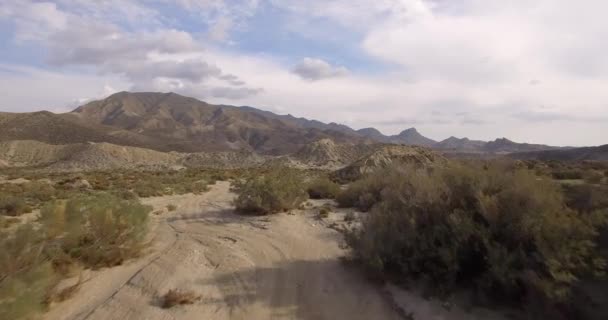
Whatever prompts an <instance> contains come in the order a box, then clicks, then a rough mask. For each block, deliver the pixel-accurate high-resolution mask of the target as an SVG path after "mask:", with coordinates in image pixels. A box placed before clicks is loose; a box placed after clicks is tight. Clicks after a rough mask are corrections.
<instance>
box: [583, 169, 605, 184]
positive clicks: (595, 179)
mask: <svg viewBox="0 0 608 320" xmlns="http://www.w3.org/2000/svg"><path fill="white" fill-rule="evenodd" d="M583 177H584V178H585V182H587V183H590V184H598V183H601V182H602V180H604V175H603V174H602V173H601V172H599V171H595V170H589V171H586V172H585V174H584V175H583Z"/></svg>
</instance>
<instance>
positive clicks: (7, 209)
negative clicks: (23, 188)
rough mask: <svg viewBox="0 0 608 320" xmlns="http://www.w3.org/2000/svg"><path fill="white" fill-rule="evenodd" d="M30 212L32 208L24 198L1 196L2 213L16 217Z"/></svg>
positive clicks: (0, 212) (0, 210)
mask: <svg viewBox="0 0 608 320" xmlns="http://www.w3.org/2000/svg"><path fill="white" fill-rule="evenodd" d="M29 212H32V208H30V206H28V205H27V203H25V201H24V200H23V198H19V197H15V196H7V195H2V196H0V215H5V216H12V217H15V216H20V215H22V214H24V213H29Z"/></svg>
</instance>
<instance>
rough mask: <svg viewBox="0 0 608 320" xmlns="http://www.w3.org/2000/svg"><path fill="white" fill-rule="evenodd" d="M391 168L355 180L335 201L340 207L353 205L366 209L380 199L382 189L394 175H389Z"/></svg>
mask: <svg viewBox="0 0 608 320" xmlns="http://www.w3.org/2000/svg"><path fill="white" fill-rule="evenodd" d="M389 170H391V169H381V170H379V171H378V172H377V173H376V174H370V175H366V176H364V177H363V178H361V179H360V180H357V181H355V182H353V183H351V184H350V185H348V187H347V188H346V190H343V191H342V192H340V193H339V194H338V196H337V197H336V201H337V202H338V205H340V206H341V207H355V208H358V209H359V210H361V211H368V210H369V209H371V207H372V206H373V205H374V204H375V203H377V202H379V201H380V197H381V193H382V190H383V189H384V188H385V187H386V186H387V185H388V184H390V183H391V182H390V181H389V180H391V179H393V178H394V177H392V176H390V172H388V171H389Z"/></svg>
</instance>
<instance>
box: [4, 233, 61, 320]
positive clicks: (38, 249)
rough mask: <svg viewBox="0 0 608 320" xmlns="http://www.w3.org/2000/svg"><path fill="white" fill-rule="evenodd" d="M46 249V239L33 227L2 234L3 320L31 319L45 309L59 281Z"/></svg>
mask: <svg viewBox="0 0 608 320" xmlns="http://www.w3.org/2000/svg"><path fill="white" fill-rule="evenodd" d="M43 249H44V238H43V237H42V235H41V234H40V232H38V231H36V230H34V229H33V228H32V226H31V225H24V226H21V227H19V228H18V229H17V230H16V231H15V232H14V233H13V234H0V319H28V318H30V317H32V316H33V315H34V314H36V313H40V312H42V311H43V310H44V308H45V300H46V298H47V294H48V292H49V290H50V289H51V287H52V286H54V284H55V283H56V282H57V280H58V278H57V277H56V275H55V274H54V273H53V268H52V266H51V264H50V263H49V262H48V260H47V259H46V257H45V255H44V252H43Z"/></svg>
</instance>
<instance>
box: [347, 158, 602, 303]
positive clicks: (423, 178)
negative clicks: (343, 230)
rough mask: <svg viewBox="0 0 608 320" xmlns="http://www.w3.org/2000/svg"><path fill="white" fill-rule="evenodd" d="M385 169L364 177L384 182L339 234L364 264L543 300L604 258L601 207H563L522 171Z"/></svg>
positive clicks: (554, 189) (543, 183) (503, 297)
mask: <svg viewBox="0 0 608 320" xmlns="http://www.w3.org/2000/svg"><path fill="white" fill-rule="evenodd" d="M390 170H392V172H391V173H390V175H386V173H384V174H382V176H381V177H370V178H367V179H368V180H367V181H372V182H373V181H376V180H374V179H384V181H385V185H384V187H382V188H378V187H377V186H376V187H374V188H375V189H380V190H381V191H380V196H379V200H378V201H377V202H376V204H375V205H374V206H373V209H372V210H371V213H370V214H369V215H368V217H367V218H366V219H365V220H364V221H363V227H362V229H361V230H359V231H356V232H354V233H352V234H350V235H349V236H348V241H349V243H350V245H351V246H352V248H353V251H354V254H355V256H356V257H357V258H358V259H360V261H362V262H363V264H364V265H366V266H367V267H368V268H370V269H371V270H375V271H376V272H380V273H389V274H393V275H397V276H401V277H405V278H413V279H416V278H419V279H424V280H426V281H428V282H430V283H431V285H432V286H433V287H434V288H438V290H439V293H449V292H451V291H453V290H455V289H456V288H460V287H472V288H474V289H475V290H478V291H480V292H483V294H484V295H487V296H491V297H495V298H497V299H498V300H500V301H513V302H521V299H522V298H525V297H529V296H530V295H531V294H533V293H539V294H541V295H542V296H543V297H544V299H546V301H549V302H550V303H551V302H562V301H565V300H567V299H568V297H569V292H570V288H571V287H572V285H573V284H574V283H576V282H577V280H578V278H579V276H581V275H583V274H588V275H589V274H596V275H599V274H600V273H601V272H602V271H603V269H604V267H605V261H603V260H602V258H600V257H599V256H598V255H597V254H596V253H595V240H596V236H597V228H598V227H599V226H600V225H602V224H604V223H605V221H606V217H605V214H601V213H599V212H594V213H587V214H580V213H578V212H577V211H575V210H573V209H570V208H568V207H567V206H566V205H565V204H564V199H563V196H562V193H561V192H560V189H559V186H558V185H556V184H555V183H552V182H551V181H547V180H539V179H538V178H537V177H536V176H535V175H534V174H533V173H530V172H528V171H527V170H515V169H514V170H505V169H504V168H501V167H492V166H486V167H485V168H479V167H476V168H468V167H453V168H445V169H435V170H432V171H431V170H424V169H413V168H405V169H403V168H393V169H390ZM386 177H392V178H386Z"/></svg>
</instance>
